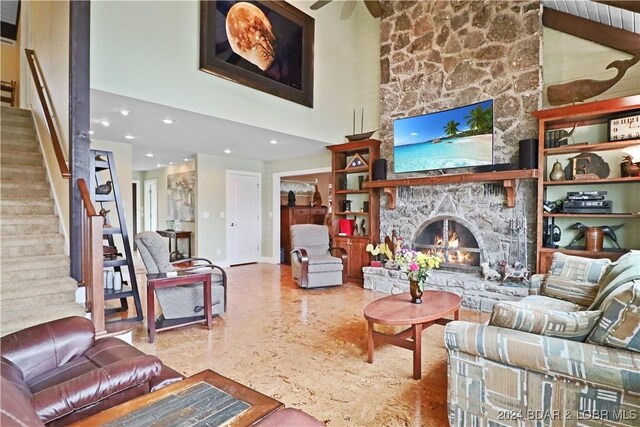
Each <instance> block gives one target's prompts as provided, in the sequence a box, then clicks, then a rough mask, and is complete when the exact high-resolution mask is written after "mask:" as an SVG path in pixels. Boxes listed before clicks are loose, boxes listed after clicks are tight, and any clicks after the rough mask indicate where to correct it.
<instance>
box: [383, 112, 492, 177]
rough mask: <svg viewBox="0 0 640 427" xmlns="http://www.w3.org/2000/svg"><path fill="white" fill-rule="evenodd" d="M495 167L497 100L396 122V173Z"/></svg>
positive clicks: (394, 160)
mask: <svg viewBox="0 0 640 427" xmlns="http://www.w3.org/2000/svg"><path fill="white" fill-rule="evenodd" d="M492 163H493V100H489V101H483V102H478V103H476V104H471V105H467V106H465V107H458V108H453V109H451V110H446V111H439V112H437V113H431V114H425V115H423V116H415V117H407V118H404V119H397V120H395V121H394V122H393V164H394V172H395V173H402V172H417V171H425V170H434V169H435V170H437V169H451V168H464V167H470V166H481V165H490V164H492Z"/></svg>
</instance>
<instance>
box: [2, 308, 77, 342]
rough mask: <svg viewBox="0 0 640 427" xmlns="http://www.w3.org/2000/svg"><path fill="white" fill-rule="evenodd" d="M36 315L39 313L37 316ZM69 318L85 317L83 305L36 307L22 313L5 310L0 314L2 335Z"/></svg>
mask: <svg viewBox="0 0 640 427" xmlns="http://www.w3.org/2000/svg"><path fill="white" fill-rule="evenodd" d="M34 313H37V315H36V314H34ZM69 316H82V317H84V316H85V311H84V307H83V306H82V305H81V304H76V303H71V304H59V305H45V306H41V307H37V306H35V305H34V306H33V308H32V310H21V311H20V312H13V311H7V312H4V310H2V313H1V314H0V325H1V329H2V330H1V331H0V333H1V334H2V336H4V335H7V334H10V333H11V332H15V331H19V330H21V329H25V328H28V327H30V326H34V325H37V324H40V323H45V322H49V321H51V320H55V319H61V318H63V317H69Z"/></svg>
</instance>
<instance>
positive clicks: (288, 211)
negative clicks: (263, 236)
mask: <svg viewBox="0 0 640 427" xmlns="http://www.w3.org/2000/svg"><path fill="white" fill-rule="evenodd" d="M326 216H327V208H326V207H325V206H322V207H319V208H314V207H308V206H293V207H289V206H280V247H282V248H284V263H285V264H291V234H290V232H289V228H290V227H291V226H292V225H294V224H320V225H322V224H324V223H325V219H326Z"/></svg>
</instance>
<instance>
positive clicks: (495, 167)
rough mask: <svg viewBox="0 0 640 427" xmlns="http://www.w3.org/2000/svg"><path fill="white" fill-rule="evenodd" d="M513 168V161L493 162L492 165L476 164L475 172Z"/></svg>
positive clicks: (509, 169)
mask: <svg viewBox="0 0 640 427" xmlns="http://www.w3.org/2000/svg"><path fill="white" fill-rule="evenodd" d="M513 169H515V168H514V166H513V163H494V164H492V165H484V166H476V168H475V171H476V173H482V172H501V171H512V170H513Z"/></svg>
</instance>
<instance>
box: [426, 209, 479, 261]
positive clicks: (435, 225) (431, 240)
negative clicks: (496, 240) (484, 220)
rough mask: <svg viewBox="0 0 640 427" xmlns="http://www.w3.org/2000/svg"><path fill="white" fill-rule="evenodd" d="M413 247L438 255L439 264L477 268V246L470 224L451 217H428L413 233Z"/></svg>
mask: <svg viewBox="0 0 640 427" xmlns="http://www.w3.org/2000/svg"><path fill="white" fill-rule="evenodd" d="M413 247H414V248H415V249H416V250H422V251H425V252H426V253H428V254H433V255H437V256H439V257H440V259H441V260H442V263H441V264H440V268H444V269H448V270H457V271H480V247H479V245H478V241H477V239H476V238H475V237H474V235H473V233H472V232H471V230H469V228H467V227H466V226H465V225H463V224H462V223H461V222H460V221H456V219H454V218H451V217H440V218H434V219H432V220H430V221H427V222H426V223H425V224H424V225H423V226H422V227H421V228H420V229H419V230H418V232H417V233H416V237H415V238H414V241H413Z"/></svg>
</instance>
